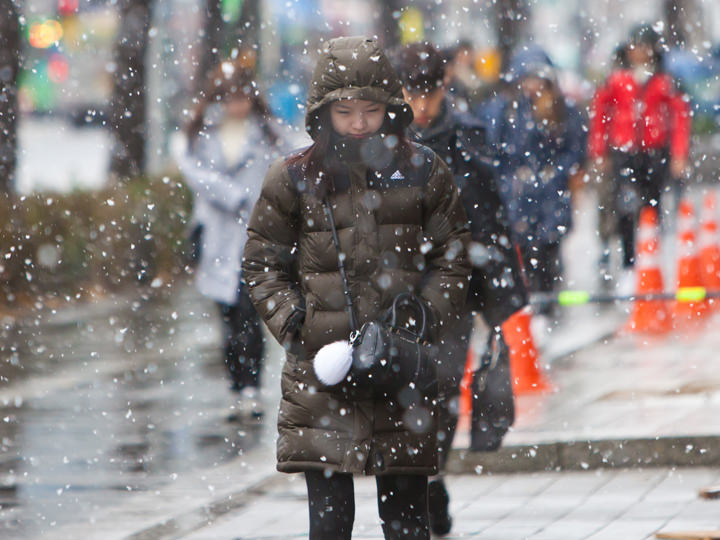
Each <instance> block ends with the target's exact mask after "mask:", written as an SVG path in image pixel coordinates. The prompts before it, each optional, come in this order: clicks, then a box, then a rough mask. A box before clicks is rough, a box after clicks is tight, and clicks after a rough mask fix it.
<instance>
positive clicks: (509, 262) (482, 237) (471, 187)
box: [455, 131, 528, 327]
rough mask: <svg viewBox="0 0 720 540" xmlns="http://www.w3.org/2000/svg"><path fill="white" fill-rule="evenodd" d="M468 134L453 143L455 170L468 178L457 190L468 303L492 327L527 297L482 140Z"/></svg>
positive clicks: (512, 311)
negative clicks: (465, 239)
mask: <svg viewBox="0 0 720 540" xmlns="http://www.w3.org/2000/svg"><path fill="white" fill-rule="evenodd" d="M473 135H474V133H472V132H471V133H469V134H468V133H467V132H466V131H464V132H463V133H461V134H460V136H459V138H458V144H456V145H455V146H456V147H457V148H458V150H459V151H460V155H459V156H457V158H456V161H457V162H460V163H462V164H463V165H464V166H463V167H461V168H460V171H459V172H460V173H461V174H463V176H464V177H465V178H466V179H467V181H466V182H465V183H464V187H463V190H462V192H461V194H460V198H461V200H462V204H463V207H464V208H465V213H466V214H467V217H468V219H469V220H470V243H469V244H468V246H469V247H468V258H469V260H470V263H471V265H472V277H471V279H470V288H469V291H468V300H467V304H468V305H467V307H468V308H469V309H471V310H473V311H478V312H480V313H482V315H483V317H484V318H485V320H486V321H487V323H488V325H490V326H491V327H495V326H500V324H502V322H503V321H505V319H507V318H508V317H509V316H510V315H512V314H513V313H515V312H516V311H517V310H518V309H520V308H522V307H523V306H524V305H525V304H527V301H528V298H527V291H526V288H525V283H524V281H523V276H522V270H521V267H520V261H519V258H518V253H517V249H516V247H515V245H514V244H513V242H512V239H511V238H512V237H511V232H510V221H509V219H508V216H507V210H506V208H505V205H504V204H503V202H502V199H501V198H500V194H499V193H498V189H497V178H496V176H495V169H494V168H493V167H492V166H491V164H490V163H489V162H488V161H487V159H486V158H484V157H483V156H482V155H481V153H480V152H479V149H481V148H485V147H487V143H486V142H485V141H484V140H481V139H480V138H479V136H477V135H476V136H473ZM466 148H468V149H469V150H465V149H466ZM472 149H475V151H474V152H473V151H472ZM468 153H469V154H470V156H471V157H470V159H468V156H467V154H468Z"/></svg>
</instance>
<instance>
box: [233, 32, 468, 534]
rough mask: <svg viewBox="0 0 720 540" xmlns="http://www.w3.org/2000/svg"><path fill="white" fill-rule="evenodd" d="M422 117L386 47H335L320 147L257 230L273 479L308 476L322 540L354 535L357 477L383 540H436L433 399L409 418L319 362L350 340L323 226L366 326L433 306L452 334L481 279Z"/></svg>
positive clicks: (320, 86)
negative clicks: (280, 354) (268, 350)
mask: <svg viewBox="0 0 720 540" xmlns="http://www.w3.org/2000/svg"><path fill="white" fill-rule="evenodd" d="M411 121H412V111H411V109H410V107H409V106H408V105H407V103H405V102H404V101H403V99H402V91H401V84H400V81H399V80H398V77H397V75H396V74H395V72H394V71H393V69H392V67H391V65H390V62H389V61H388V59H387V57H386V55H385V54H384V52H383V51H382V50H381V49H380V48H379V46H378V44H377V42H376V41H375V40H374V39H368V38H363V37H344V38H337V39H332V40H330V41H329V42H328V43H327V45H326V47H325V49H324V51H323V53H322V56H321V58H320V59H319V61H318V64H317V66H316V69H315V72H314V75H313V80H312V83H311V86H310V92H309V94H308V102H307V113H306V120H305V122H306V127H307V129H308V132H309V133H310V135H311V137H312V138H313V140H314V142H313V144H312V145H311V146H310V147H309V148H307V149H305V150H303V151H300V152H299V153H296V154H294V155H292V156H291V157H290V158H288V159H284V160H280V161H278V162H276V163H275V164H274V165H273V166H272V168H271V169H270V172H269V173H268V175H267V176H266V178H265V183H264V185H263V188H262V192H261V195H260V199H259V201H258V203H257V204H256V205H255V210H254V212H253V216H252V218H251V221H250V226H249V229H248V231H249V239H248V242H247V245H246V246H245V255H244V262H243V273H244V275H245V278H246V280H247V283H248V286H249V288H250V296H251V298H252V299H253V302H254V303H255V306H256V307H257V309H258V312H259V313H260V315H261V316H262V317H263V319H264V320H265V322H266V323H267V325H268V328H269V329H270V331H271V332H272V333H273V335H274V336H275V337H276V339H277V340H278V341H279V342H280V343H282V344H283V345H284V346H285V349H286V351H287V360H286V362H285V365H284V368H283V373H282V400H281V403H280V413H279V417H278V432H279V438H278V443H277V457H278V470H280V471H282V472H288V473H291V472H302V473H304V474H305V479H306V483H307V489H308V504H309V513H310V539H311V540H325V539H328V540H330V539H332V540H343V539H349V538H350V537H351V533H352V525H353V521H354V515H355V502H354V493H353V475H355V474H365V475H374V476H375V477H376V483H377V490H378V508H379V513H380V518H381V520H382V527H383V532H384V535H385V538H386V539H401V538H402V539H404V540H407V539H411V540H414V539H423V540H427V539H429V538H430V532H429V527H428V515H427V478H428V475H432V474H435V473H436V472H437V450H436V429H435V417H434V416H435V411H434V407H433V405H432V401H427V402H425V401H423V402H422V403H426V404H427V406H421V407H419V408H417V407H416V408H415V409H413V410H410V409H407V410H406V409H405V408H404V405H403V403H405V397H404V396H402V395H398V396H395V395H390V394H375V393H363V392H359V393H358V392H355V391H353V386H352V384H351V383H348V382H345V381H341V382H340V383H338V384H337V385H333V386H327V385H324V384H323V383H321V382H320V380H319V379H318V378H317V375H316V373H315V371H314V366H313V360H314V357H315V355H316V353H317V352H318V351H319V350H320V349H321V348H323V347H325V346H327V345H329V344H331V343H333V342H335V341H338V340H347V339H348V336H349V335H350V330H351V325H350V315H349V311H348V310H347V309H346V308H345V299H344V293H343V285H342V283H343V279H342V274H341V272H340V270H339V267H338V265H339V263H338V255H337V253H336V250H335V249H333V242H334V241H333V234H332V232H331V230H332V229H331V225H330V222H329V217H328V214H330V215H333V216H334V221H335V222H336V229H337V237H338V242H339V251H340V252H341V253H342V256H341V259H342V260H343V264H344V267H345V269H346V277H347V279H348V282H349V289H350V291H351V294H350V296H351V300H352V305H353V306H354V308H355V309H354V312H353V318H354V319H356V320H357V321H358V323H359V325H362V324H363V323H364V322H366V321H372V320H379V319H380V318H381V317H382V314H383V313H385V312H386V310H387V309H388V308H389V307H390V306H391V304H392V302H393V299H394V298H395V297H396V296H397V295H398V294H400V293H406V292H410V293H413V294H415V295H417V296H418V297H419V298H420V299H421V300H422V302H423V303H424V304H425V305H426V306H427V308H428V310H429V311H430V313H431V318H432V319H433V324H432V326H433V330H434V331H435V334H436V335H437V333H439V332H440V331H442V329H443V328H444V327H445V326H452V325H455V324H457V320H458V313H459V311H460V310H461V309H462V307H463V303H464V301H465V296H466V291H467V283H468V279H469V275H470V265H469V263H468V261H467V259H466V256H465V251H464V247H463V246H464V245H465V241H466V239H465V236H466V232H465V223H466V220H467V217H466V215H465V212H464V210H463V207H462V204H461V202H460V199H459V195H458V192H457V189H456V188H455V186H454V185H453V182H452V177H451V173H450V172H449V170H448V169H447V167H446V165H445V164H444V163H443V161H442V160H441V159H439V158H438V157H437V156H436V155H435V154H434V153H433V152H432V150H430V149H428V148H426V147H423V146H420V145H417V144H412V143H410V142H409V141H408V140H407V138H406V136H405V129H406V127H407V126H408V125H409V124H410V122H411ZM324 201H327V204H325V203H324ZM350 309H352V307H351V308H350Z"/></svg>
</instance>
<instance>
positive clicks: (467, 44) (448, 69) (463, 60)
mask: <svg viewBox="0 0 720 540" xmlns="http://www.w3.org/2000/svg"><path fill="white" fill-rule="evenodd" d="M444 56H445V59H444V65H445V70H444V71H445V75H444V77H445V78H444V81H443V82H444V85H445V88H446V92H447V93H448V94H449V97H450V98H451V99H452V101H453V103H454V104H455V106H456V107H457V109H458V110H460V111H461V112H467V111H469V110H470V108H471V107H472V106H473V105H474V103H475V102H476V100H477V96H476V95H475V94H476V92H477V91H478V90H479V88H480V86H481V85H482V81H481V80H480V78H479V77H478V75H477V73H476V71H475V46H474V45H473V42H472V41H470V40H468V39H462V40H460V41H459V42H458V43H457V45H455V46H454V47H450V48H448V49H447V50H446V51H445V53H444Z"/></svg>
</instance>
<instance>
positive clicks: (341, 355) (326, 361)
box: [313, 340, 352, 386]
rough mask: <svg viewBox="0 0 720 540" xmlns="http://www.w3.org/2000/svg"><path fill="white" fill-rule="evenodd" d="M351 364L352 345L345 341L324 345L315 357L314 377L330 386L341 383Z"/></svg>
mask: <svg viewBox="0 0 720 540" xmlns="http://www.w3.org/2000/svg"><path fill="white" fill-rule="evenodd" d="M350 364H352V345H350V342H349V341H347V340H344V341H335V342H333V343H329V344H327V345H325V346H324V347H323V348H322V349H320V350H319V351H318V352H317V354H316V355H315V362H314V363H313V367H314V368H315V375H316V376H317V378H318V379H319V380H320V382H321V383H323V384H325V385H327V386H332V385H334V384H337V383H339V382H340V381H342V380H343V379H344V378H345V376H346V375H347V374H348V371H350Z"/></svg>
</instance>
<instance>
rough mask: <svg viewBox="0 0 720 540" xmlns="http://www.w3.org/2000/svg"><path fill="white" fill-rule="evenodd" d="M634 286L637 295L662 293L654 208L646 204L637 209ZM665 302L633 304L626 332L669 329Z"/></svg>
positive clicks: (658, 242) (654, 301)
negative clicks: (638, 213)
mask: <svg viewBox="0 0 720 540" xmlns="http://www.w3.org/2000/svg"><path fill="white" fill-rule="evenodd" d="M635 268H636V279H637V282H636V286H635V291H636V293H637V294H638V295H640V294H653V293H662V292H663V278H662V271H661V270H660V240H659V233H658V218H657V210H656V209H655V208H653V207H651V206H646V207H644V208H643V209H642V210H641V211H640V224H639V226H638V236H637V240H636V248H635ZM671 326H672V325H671V319H670V313H669V312H668V306H667V303H666V302H664V301H662V300H638V301H636V302H635V303H634V304H633V307H632V312H631V313H630V318H629V319H628V322H627V325H626V329H627V330H628V331H629V332H645V333H651V334H661V333H663V332H667V331H668V330H670V328H671Z"/></svg>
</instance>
